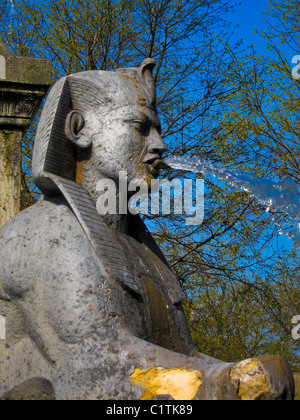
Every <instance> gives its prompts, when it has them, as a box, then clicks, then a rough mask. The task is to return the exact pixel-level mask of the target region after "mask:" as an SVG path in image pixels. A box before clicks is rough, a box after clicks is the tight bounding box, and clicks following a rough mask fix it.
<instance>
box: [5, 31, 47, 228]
mask: <svg viewBox="0 0 300 420" xmlns="http://www.w3.org/2000/svg"><path fill="white" fill-rule="evenodd" d="M50 84H51V62H50V61H48V60H41V59H35V58H27V57H16V56H14V55H13V54H12V53H10V52H9V51H8V50H7V48H6V47H5V46H4V45H3V42H2V40H1V38H0V228H1V226H3V225H4V224H5V223H6V222H8V221H9V220H10V219H11V218H12V217H13V216H15V215H16V214H18V212H19V211H20V202H21V164H22V138H23V136H24V133H25V132H26V130H27V129H28V128H29V126H30V123H31V121H32V118H33V116H34V113H35V111H36V110H37V108H38V106H39V105H40V103H41V101H42V100H43V98H44V97H45V95H46V93H47V91H48V88H49V86H50Z"/></svg>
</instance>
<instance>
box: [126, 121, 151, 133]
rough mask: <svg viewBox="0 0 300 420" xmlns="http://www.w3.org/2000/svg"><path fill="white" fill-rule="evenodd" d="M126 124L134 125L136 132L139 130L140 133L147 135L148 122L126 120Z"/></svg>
mask: <svg viewBox="0 0 300 420" xmlns="http://www.w3.org/2000/svg"><path fill="white" fill-rule="evenodd" d="M125 122H127V123H129V124H132V125H133V126H134V128H135V129H136V130H138V131H139V132H140V133H142V134H145V133H146V132H147V128H148V126H147V122H146V121H142V120H138V119H136V120H135V119H133V120H126V121H125Z"/></svg>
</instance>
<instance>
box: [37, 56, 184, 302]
mask: <svg viewBox="0 0 300 420" xmlns="http://www.w3.org/2000/svg"><path fill="white" fill-rule="evenodd" d="M154 67H155V61H154V60H153V59H147V60H145V61H144V62H143V63H142V65H141V66H140V67H133V68H128V69H119V70H115V71H89V72H83V73H79V74H75V75H72V76H67V77H64V78H63V79H61V80H59V81H58V82H57V83H56V84H55V85H54V87H53V89H52V91H51V92H50V94H49V96H48V99H47V102H46V104H45V107H44V110H43V113H42V116H41V118H40V122H39V126H38V130H37V135H36V140H35V147H34V156H33V168H32V172H33V177H34V181H35V183H36V185H37V186H38V187H39V189H40V190H41V191H42V192H43V193H44V194H46V195H54V194H62V195H63V196H64V198H65V200H66V201H67V202H68V204H69V206H70V208H71V209H72V211H73V213H74V215H75V216H76V218H77V220H78V221H79V223H80V224H81V226H82V228H83V230H84V231H85V233H86V235H87V237H88V239H89V241H90V243H91V245H92V247H93V248H94V250H95V252H96V254H97V255H98V256H99V259H100V260H101V261H102V262H103V264H104V266H105V267H106V269H107V271H108V272H109V273H110V275H111V277H113V278H114V279H115V280H116V281H118V282H119V283H120V284H121V285H122V287H123V288H125V289H126V290H130V291H132V292H134V293H138V294H142V293H143V291H142V290H140V284H139V282H136V279H135V278H134V276H132V273H131V270H130V268H129V267H127V259H126V256H125V255H124V252H123V249H122V247H121V245H120V243H119V240H118V238H117V237H116V236H115V235H116V234H115V232H114V230H113V229H110V228H109V227H108V226H107V225H106V224H105V222H104V221H103V220H102V218H101V217H100V216H99V214H98V213H97V210H96V207H95V203H94V202H93V200H92V199H91V197H90V195H89V194H88V192H87V191H86V190H85V189H84V188H83V186H82V185H80V184H77V183H76V151H75V149H74V147H75V146H74V145H73V143H72V142H71V141H69V140H68V138H67V135H66V132H65V125H66V121H67V118H68V115H70V113H71V112H72V111H76V110H77V111H81V112H82V113H83V114H84V113H85V112H90V111H91V110H94V111H95V112H97V111H98V112H99V113H100V114H101V112H103V107H106V108H107V109H108V110H109V109H114V108H117V107H119V106H120V105H124V104H125V105H129V106H131V105H132V106H136V105H139V106H145V107H148V108H152V109H155V101H156V95H155V82H154V78H153V76H152V71H153V69H154ZM140 224H141V227H140V229H142V230H143V229H144V230H145V232H146V231H147V229H146V227H145V226H144V224H143V222H142V221H140ZM143 237H144V238H145V237H147V238H151V235H150V234H149V232H146V233H145V234H143ZM149 240H150V239H149ZM152 242H153V240H152ZM152 242H151V243H150V242H149V244H148V246H149V248H152V247H154V248H155V246H156V245H153V243H154V242H153V243H152ZM156 248H157V246H156ZM156 252H157V249H156ZM161 258H162V260H163V261H165V260H164V259H163V257H161ZM166 278H168V279H169V280H168V281H167V282H166V287H167V289H168V290H169V292H170V296H171V298H172V299H173V300H174V302H179V301H180V300H181V298H182V295H181V290H180V288H179V286H178V283H177V280H174V279H173V280H172V276H170V274H169V272H168V276H166ZM174 296H175V297H174Z"/></svg>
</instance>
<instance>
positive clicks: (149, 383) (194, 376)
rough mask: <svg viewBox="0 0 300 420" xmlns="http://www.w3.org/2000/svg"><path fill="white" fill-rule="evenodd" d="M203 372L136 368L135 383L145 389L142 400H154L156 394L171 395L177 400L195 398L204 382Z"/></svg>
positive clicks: (133, 378)
mask: <svg viewBox="0 0 300 420" xmlns="http://www.w3.org/2000/svg"><path fill="white" fill-rule="evenodd" d="M201 377H202V374H201V372H197V371H192V370H187V369H164V368H155V367H153V368H150V369H147V370H140V369H135V371H134V373H133V375H132V376H131V380H132V383H133V384H134V385H140V386H141V387H143V388H144V389H145V393H144V394H143V395H142V397H141V400H153V399H154V397H155V396H156V395H171V396H172V397H173V398H174V399H175V400H193V399H194V398H195V396H196V394H197V391H198V389H199V387H200V385H201V384H202V381H201V380H200V378H201Z"/></svg>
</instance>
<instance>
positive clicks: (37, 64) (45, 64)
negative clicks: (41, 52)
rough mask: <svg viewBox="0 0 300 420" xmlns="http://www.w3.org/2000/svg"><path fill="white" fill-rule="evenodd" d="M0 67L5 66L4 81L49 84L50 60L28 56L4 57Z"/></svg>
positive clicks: (39, 84)
mask: <svg viewBox="0 0 300 420" xmlns="http://www.w3.org/2000/svg"><path fill="white" fill-rule="evenodd" d="M3 57H4V59H5V63H4V61H3V59H2V60H1V67H0V68H1V69H2V73H3V67H5V74H6V77H5V79H4V80H5V81H6V82H9V83H18V84H26V85H37V86H50V85H51V61H49V60H43V59H38V58H28V57H5V56H3Z"/></svg>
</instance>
